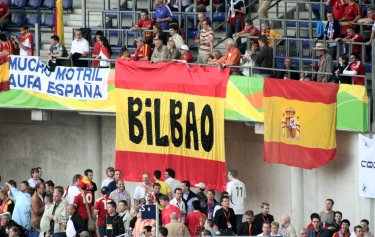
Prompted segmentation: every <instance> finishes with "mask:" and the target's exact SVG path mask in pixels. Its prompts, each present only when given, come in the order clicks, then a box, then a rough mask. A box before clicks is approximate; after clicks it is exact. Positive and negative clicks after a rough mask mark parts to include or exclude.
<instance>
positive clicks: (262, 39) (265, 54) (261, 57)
mask: <svg viewBox="0 0 375 237" xmlns="http://www.w3.org/2000/svg"><path fill="white" fill-rule="evenodd" d="M267 42H268V39H267V37H266V36H265V35H262V36H259V39H258V43H259V48H260V49H259V52H258V53H257V54H253V53H254V52H253V51H250V56H251V58H252V59H253V61H254V62H255V66H256V67H264V68H272V66H273V51H272V49H271V47H269V45H268V43H267ZM255 72H256V74H258V75H261V76H264V77H269V76H271V74H272V71H270V70H264V69H257V70H255Z"/></svg>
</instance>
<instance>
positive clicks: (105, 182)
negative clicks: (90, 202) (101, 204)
mask: <svg viewBox="0 0 375 237" xmlns="http://www.w3.org/2000/svg"><path fill="white" fill-rule="evenodd" d="M105 174H106V176H107V178H105V179H103V181H102V188H103V187H107V186H108V185H109V183H110V182H112V181H113V175H114V174H115V169H114V168H113V167H108V168H107V169H106V170H105Z"/></svg>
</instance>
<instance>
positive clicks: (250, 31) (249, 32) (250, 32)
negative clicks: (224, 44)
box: [233, 19, 261, 54]
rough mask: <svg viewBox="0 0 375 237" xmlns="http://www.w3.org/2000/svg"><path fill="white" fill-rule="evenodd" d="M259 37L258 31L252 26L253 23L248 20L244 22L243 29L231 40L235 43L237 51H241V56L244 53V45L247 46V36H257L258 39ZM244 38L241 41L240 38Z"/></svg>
mask: <svg viewBox="0 0 375 237" xmlns="http://www.w3.org/2000/svg"><path fill="white" fill-rule="evenodd" d="M260 35H261V33H260V30H259V29H258V28H257V27H255V26H254V24H253V21H252V20H250V19H248V20H246V21H245V29H243V31H241V32H239V33H235V34H234V35H233V39H234V40H235V41H236V42H237V45H238V47H237V48H238V49H239V50H240V51H241V53H242V54H244V53H245V51H246V45H247V38H246V37H248V36H257V37H259V36H260ZM243 37H244V38H245V39H244V40H242V39H241V38H243ZM251 41H254V42H257V41H256V39H253V38H252V39H251Z"/></svg>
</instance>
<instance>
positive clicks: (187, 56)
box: [180, 44, 193, 63]
mask: <svg viewBox="0 0 375 237" xmlns="http://www.w3.org/2000/svg"><path fill="white" fill-rule="evenodd" d="M180 51H181V56H180V60H182V62H183V63H192V62H193V55H192V54H191V53H190V52H189V46H187V45H186V44H183V45H181V47H180Z"/></svg>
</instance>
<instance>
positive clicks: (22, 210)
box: [0, 167, 374, 237]
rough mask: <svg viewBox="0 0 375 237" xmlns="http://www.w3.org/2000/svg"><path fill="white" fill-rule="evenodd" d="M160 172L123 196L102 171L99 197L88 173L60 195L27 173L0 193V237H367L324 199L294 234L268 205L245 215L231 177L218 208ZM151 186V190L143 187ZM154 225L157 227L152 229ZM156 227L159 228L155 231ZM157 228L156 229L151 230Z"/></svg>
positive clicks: (204, 193)
mask: <svg viewBox="0 0 375 237" xmlns="http://www.w3.org/2000/svg"><path fill="white" fill-rule="evenodd" d="M175 175H176V174H175V171H174V170H173V169H171V168H167V169H166V170H165V172H164V178H162V172H161V171H160V170H155V171H154V173H153V177H151V175H150V174H149V173H143V174H142V175H141V179H142V182H141V184H139V185H138V186H136V188H135V190H134V191H133V192H132V193H133V196H131V195H130V193H129V190H128V189H127V188H126V187H125V183H124V180H123V179H122V173H121V171H120V170H115V169H114V168H113V167H108V168H107V169H106V176H107V177H106V178H105V179H104V180H103V181H102V183H101V188H100V190H99V191H100V197H98V198H95V194H96V192H97V191H98V188H97V185H96V184H95V183H94V182H93V171H92V170H91V169H87V170H85V171H84V173H83V175H80V174H76V175H74V177H73V180H72V184H71V185H69V186H66V187H63V186H59V185H55V183H54V182H53V181H52V180H48V181H44V180H43V178H42V169H41V168H40V167H37V168H33V169H31V172H30V176H31V177H30V179H29V180H27V181H26V180H25V181H22V182H21V183H20V185H19V187H18V186H17V183H16V182H15V181H14V180H9V181H8V182H7V183H5V185H4V187H2V189H1V191H0V236H1V237H8V236H9V237H34V236H41V237H75V236H76V237H90V236H95V235H99V236H100V237H104V236H106V237H115V236H119V235H125V236H133V237H151V236H156V232H157V231H159V236H176V237H177V236H178V237H181V236H216V235H217V236H233V235H238V236H276V237H297V235H298V236H299V237H317V236H321V237H373V236H374V235H373V234H372V233H371V232H370V231H369V222H368V220H366V219H363V220H361V221H360V224H359V225H356V226H355V227H354V228H353V232H351V231H350V221H349V220H348V219H343V213H342V212H340V211H333V206H334V201H333V200H332V199H327V200H326V201H325V208H324V210H323V211H321V212H320V213H312V214H311V216H310V219H311V222H310V223H309V224H308V225H307V226H306V228H302V229H301V230H300V232H297V231H296V230H295V228H294V227H293V225H292V223H291V219H290V217H289V215H287V214H285V215H282V216H281V217H280V222H278V221H277V220H275V218H274V216H273V215H271V214H270V204H269V203H267V202H263V203H262V204H261V206H260V213H259V214H257V215H254V212H253V211H252V210H245V203H246V202H245V199H246V187H245V185H244V183H243V182H242V181H240V180H239V179H238V172H237V171H236V170H229V171H228V183H227V186H226V191H224V192H222V193H221V195H220V196H221V197H220V201H217V200H216V199H215V197H216V196H217V195H215V194H216V193H215V191H214V190H212V189H208V190H207V189H206V185H205V184H204V183H203V182H200V183H198V184H195V185H194V186H195V187H196V189H197V192H193V191H192V190H191V184H190V182H189V181H188V180H184V181H181V182H180V181H179V180H177V179H175ZM151 179H152V181H153V182H151ZM143 205H156V208H158V210H159V218H158V219H157V218H156V216H155V218H154V219H145V218H143V217H142V209H144V208H143ZM157 220H159V222H160V223H156V221H157ZM157 224H159V225H157ZM157 226H160V227H159V229H156V228H157Z"/></svg>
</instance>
